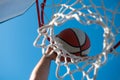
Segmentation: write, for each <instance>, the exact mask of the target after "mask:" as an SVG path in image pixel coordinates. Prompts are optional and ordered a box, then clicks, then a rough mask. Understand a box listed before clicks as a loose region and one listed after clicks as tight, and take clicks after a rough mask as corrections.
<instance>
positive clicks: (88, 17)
mask: <svg viewBox="0 0 120 80" xmlns="http://www.w3.org/2000/svg"><path fill="white" fill-rule="evenodd" d="M105 2H107V0H100V1H98V0H87V1H86V0H59V2H53V3H52V8H54V9H51V10H52V13H53V14H52V17H50V19H48V22H47V23H45V24H44V25H43V26H42V27H40V28H38V37H37V38H36V40H35V42H34V45H35V46H36V47H40V48H42V53H43V55H46V56H50V55H52V54H53V52H55V53H57V57H56V61H55V62H56V64H57V67H56V76H57V78H58V79H64V78H65V77H66V76H68V75H69V76H70V78H71V79H72V80H75V78H74V73H76V72H80V73H82V76H81V77H82V78H81V80H95V79H96V76H97V72H98V69H99V68H100V67H101V66H102V65H103V64H105V63H106V61H107V57H108V54H109V53H113V54H118V53H119V52H118V51H117V50H115V48H116V47H118V46H119V45H120V42H119V43H118V44H117V45H115V46H114V44H116V43H117V42H116V37H118V36H119V34H120V24H117V23H116V22H115V20H116V18H119V17H120V16H119V15H120V2H119V3H118V4H113V6H114V7H112V8H109V7H108V6H106V5H105ZM113 2H114V1H113ZM49 6H50V5H47V4H46V5H45V8H47V7H49ZM44 14H45V13H44ZM71 19H75V20H76V21H78V22H79V23H80V24H82V25H87V26H89V25H92V24H96V25H100V27H101V28H102V29H103V34H102V35H103V44H101V45H103V49H102V51H101V52H100V53H99V54H97V55H94V56H87V57H78V56H75V55H72V54H70V53H69V52H67V51H66V50H65V49H63V48H62V46H61V44H60V43H59V42H58V41H57V39H56V38H55V33H54V28H55V27H56V26H60V25H61V24H64V23H65V22H67V21H69V20H71ZM40 41H41V42H40ZM49 47H51V48H52V49H53V50H52V51H51V52H50V53H49V54H47V53H46V52H47V50H48V49H49ZM61 57H64V59H65V61H64V62H61V61H60V59H61ZM67 58H70V61H69V62H68V60H67ZM70 65H72V66H74V67H75V69H74V70H71V67H70ZM63 66H64V68H66V72H64V74H62V75H61V74H59V72H60V70H61V67H63Z"/></svg>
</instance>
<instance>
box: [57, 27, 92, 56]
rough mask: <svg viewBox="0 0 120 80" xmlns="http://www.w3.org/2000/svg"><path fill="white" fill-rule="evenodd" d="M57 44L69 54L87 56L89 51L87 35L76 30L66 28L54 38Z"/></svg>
mask: <svg viewBox="0 0 120 80" xmlns="http://www.w3.org/2000/svg"><path fill="white" fill-rule="evenodd" d="M56 40H57V42H59V43H60V44H62V47H63V48H64V49H65V50H66V51H68V52H69V53H71V54H74V55H76V56H81V57H82V56H87V54H88V53H89V50H90V40H89V37H88V36H87V34H86V33H85V32H83V31H81V30H79V29H77V28H68V29H65V30H63V31H62V32H60V33H59V34H58V35H57V36H56Z"/></svg>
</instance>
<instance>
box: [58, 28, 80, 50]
mask: <svg viewBox="0 0 120 80" xmlns="http://www.w3.org/2000/svg"><path fill="white" fill-rule="evenodd" d="M69 29H70V30H71V31H72V32H73V33H74V34H75V32H74V31H73V30H72V29H71V28H69ZM56 37H59V38H60V39H61V40H63V41H64V42H66V43H67V44H68V45H70V46H72V47H75V48H79V47H81V46H74V45H72V44H70V43H68V42H67V41H66V40H64V39H63V38H62V37H61V36H59V35H56ZM75 37H76V39H77V41H78V42H79V40H78V38H77V36H76V34H75ZM79 45H80V43H79Z"/></svg>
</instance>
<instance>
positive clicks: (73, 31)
mask: <svg viewBox="0 0 120 80" xmlns="http://www.w3.org/2000/svg"><path fill="white" fill-rule="evenodd" d="M71 30H72V29H71ZM72 31H73V30H72ZM73 33H74V34H75V36H76V39H77V41H78V44H79V49H80V56H82V54H81V52H82V51H81V44H80V42H79V39H78V36H77V35H76V33H75V32H74V31H73Z"/></svg>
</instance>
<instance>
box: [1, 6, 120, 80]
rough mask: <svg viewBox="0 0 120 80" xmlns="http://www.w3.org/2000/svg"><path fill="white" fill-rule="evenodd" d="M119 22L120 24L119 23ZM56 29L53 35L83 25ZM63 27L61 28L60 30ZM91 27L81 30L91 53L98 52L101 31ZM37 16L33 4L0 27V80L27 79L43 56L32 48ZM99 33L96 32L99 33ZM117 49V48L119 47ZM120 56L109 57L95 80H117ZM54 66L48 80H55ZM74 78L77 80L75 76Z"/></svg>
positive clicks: (70, 25)
mask: <svg viewBox="0 0 120 80" xmlns="http://www.w3.org/2000/svg"><path fill="white" fill-rule="evenodd" d="M118 22H119V21H118ZM61 26H62V27H57V28H55V33H56V34H57V33H59V32H60V31H61V30H63V29H65V28H68V27H77V28H78V27H79V26H83V25H81V24H79V23H78V22H74V24H70V23H69V22H66V23H65V24H64V25H61ZM63 26H64V27H63ZM91 26H94V27H86V26H84V27H80V29H81V30H83V31H85V32H86V33H87V34H88V36H89V37H90V40H91V51H90V53H99V52H100V51H101V45H99V43H101V41H102V38H101V37H99V36H101V34H100V33H102V30H101V29H100V28H99V27H97V26H96V25H91ZM37 28H38V23H37V14H36V8H35V4H34V5H33V6H32V7H31V8H30V9H29V10H28V11H27V12H26V13H25V14H24V15H21V16H19V17H16V18H14V19H11V20H9V21H6V22H4V23H1V24H0V80H28V79H29V76H30V74H31V71H32V70H33V68H34V66H35V65H36V64H37V62H38V61H39V59H40V58H41V56H42V53H41V49H39V48H36V47H34V46H33V42H34V40H35V38H36V36H37V35H38V34H37ZM98 32H99V33H98ZM119 49H120V48H119ZM119 61H120V55H118V56H113V55H109V58H108V61H107V63H106V64H105V65H103V66H102V67H101V68H100V69H99V72H98V76H97V80H120V76H119V73H120V69H119V68H120V62H119ZM55 68H56V64H55V62H54V61H52V63H51V68H50V74H49V79H48V80H56V79H57V78H56V77H55V75H54V74H55ZM76 79H79V77H77V78H76Z"/></svg>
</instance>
